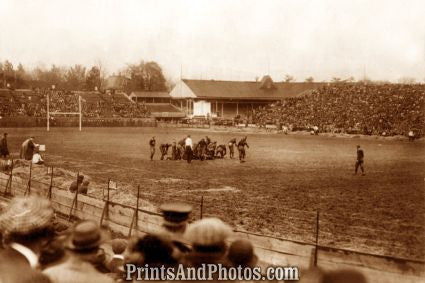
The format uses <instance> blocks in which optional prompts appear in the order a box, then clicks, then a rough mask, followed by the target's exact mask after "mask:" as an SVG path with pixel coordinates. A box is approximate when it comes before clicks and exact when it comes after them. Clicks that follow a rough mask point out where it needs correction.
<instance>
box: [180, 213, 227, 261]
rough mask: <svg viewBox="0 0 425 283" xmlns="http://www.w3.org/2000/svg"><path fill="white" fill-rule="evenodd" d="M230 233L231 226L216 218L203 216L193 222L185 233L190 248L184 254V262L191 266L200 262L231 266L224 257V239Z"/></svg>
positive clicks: (225, 249) (225, 246) (225, 245)
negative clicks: (189, 250) (188, 251)
mask: <svg viewBox="0 0 425 283" xmlns="http://www.w3.org/2000/svg"><path fill="white" fill-rule="evenodd" d="M232 233H233V231H232V229H231V227H230V226H229V225H227V224H226V223H224V222H223V221H221V220H220V219H218V218H203V219H200V220H197V221H195V222H193V223H192V224H190V226H189V227H188V228H187V231H186V234H185V237H186V239H187V240H188V241H189V242H190V244H191V245H192V250H191V252H190V253H188V254H187V255H186V257H185V259H184V263H185V264H186V265H188V266H192V267H199V266H201V265H202V264H222V265H223V266H231V264H230V262H229V260H228V259H227V258H226V254H227V249H228V247H227V244H226V240H227V238H228V237H230V236H231V235H232Z"/></svg>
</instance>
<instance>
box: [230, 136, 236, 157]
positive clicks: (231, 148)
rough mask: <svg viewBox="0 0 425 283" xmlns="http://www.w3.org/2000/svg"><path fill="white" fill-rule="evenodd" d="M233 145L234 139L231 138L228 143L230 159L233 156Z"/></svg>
mask: <svg viewBox="0 0 425 283" xmlns="http://www.w3.org/2000/svg"><path fill="white" fill-rule="evenodd" d="M235 144H236V138H233V139H231V140H230V141H229V154H230V158H233V157H234V156H235V149H234V146H235Z"/></svg>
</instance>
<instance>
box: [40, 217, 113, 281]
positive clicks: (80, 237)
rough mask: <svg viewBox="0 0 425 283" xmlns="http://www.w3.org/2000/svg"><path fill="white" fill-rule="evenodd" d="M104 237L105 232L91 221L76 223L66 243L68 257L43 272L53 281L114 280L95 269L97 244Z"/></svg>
mask: <svg viewBox="0 0 425 283" xmlns="http://www.w3.org/2000/svg"><path fill="white" fill-rule="evenodd" d="M105 239H106V235H105V233H104V232H103V231H102V230H101V229H100V227H99V226H98V225H97V224H96V223H95V222H93V221H82V222H80V223H78V224H77V225H76V226H75V227H74V229H73V231H72V235H71V237H70V239H69V241H68V243H67V245H66V247H67V248H68V250H69V251H70V255H69V258H68V259H67V260H66V261H65V262H63V263H61V264H59V265H55V266H52V267H50V268H47V269H45V270H44V271H43V272H44V273H45V274H46V275H47V276H49V278H50V279H51V280H52V282H54V283H68V282H69V283H79V282H81V283H88V282H105V283H108V282H114V281H113V280H112V279H111V278H110V277H108V276H107V275H104V274H102V273H100V272H99V271H97V270H96V268H95V266H94V265H93V262H94V261H95V259H96V257H97V255H98V251H99V246H100V244H102V243H103V242H104V241H105Z"/></svg>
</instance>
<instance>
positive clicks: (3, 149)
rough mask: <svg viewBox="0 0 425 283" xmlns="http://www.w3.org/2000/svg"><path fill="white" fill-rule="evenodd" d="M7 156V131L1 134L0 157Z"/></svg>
mask: <svg viewBox="0 0 425 283" xmlns="http://www.w3.org/2000/svg"><path fill="white" fill-rule="evenodd" d="M8 156H9V148H8V147H7V133H4V134H3V137H2V138H1V139H0V157H4V158H7V157H8Z"/></svg>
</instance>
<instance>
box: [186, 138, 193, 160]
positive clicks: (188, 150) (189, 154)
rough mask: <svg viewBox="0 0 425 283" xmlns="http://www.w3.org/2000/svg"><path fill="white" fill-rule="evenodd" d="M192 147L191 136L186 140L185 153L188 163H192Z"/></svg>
mask: <svg viewBox="0 0 425 283" xmlns="http://www.w3.org/2000/svg"><path fill="white" fill-rule="evenodd" d="M192 146H193V142H192V139H191V138H190V135H188V136H187V138H186V139H185V151H186V160H187V163H190V162H192Z"/></svg>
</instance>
